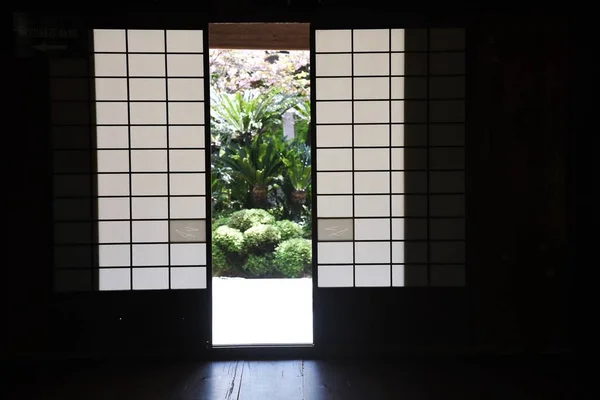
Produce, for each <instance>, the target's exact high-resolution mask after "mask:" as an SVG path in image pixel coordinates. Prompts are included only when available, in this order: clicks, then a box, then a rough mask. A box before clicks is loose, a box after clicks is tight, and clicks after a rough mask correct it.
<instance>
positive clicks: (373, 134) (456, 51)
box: [314, 29, 465, 287]
mask: <svg viewBox="0 0 600 400" xmlns="http://www.w3.org/2000/svg"><path fill="white" fill-rule="evenodd" d="M315 53H316V54H315V57H314V60H315V66H314V73H315V76H316V77H315V86H316V87H315V95H314V100H315V111H314V118H315V121H316V147H317V149H316V154H317V157H316V163H315V165H316V171H317V172H316V193H317V208H316V213H317V215H316V216H317V239H318V243H317V254H316V256H317V268H318V286H319V287H378V286H382V287H390V286H462V285H464V281H465V265H464V264H465V173H464V169H465V165H464V164H465V148H464V131H465V100H464V95H465V77H464V74H465V54H464V32H463V30H462V29H430V30H428V29H367V30H363V29H361V30H350V29H348V30H316V31H315Z"/></svg>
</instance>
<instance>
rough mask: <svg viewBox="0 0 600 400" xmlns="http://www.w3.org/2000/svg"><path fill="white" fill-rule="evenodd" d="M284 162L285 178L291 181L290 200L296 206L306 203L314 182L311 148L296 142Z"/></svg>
mask: <svg viewBox="0 0 600 400" xmlns="http://www.w3.org/2000/svg"><path fill="white" fill-rule="evenodd" d="M283 163H284V165H285V167H286V173H285V179H286V181H287V182H288V183H289V185H290V188H291V193H290V194H289V200H290V202H291V203H292V204H293V205H295V206H302V205H304V204H306V200H307V191H308V189H309V187H310V185H311V182H312V168H311V149H310V147H309V146H307V145H306V144H296V145H294V146H293V147H292V149H290V151H288V153H287V156H286V158H284V160H283Z"/></svg>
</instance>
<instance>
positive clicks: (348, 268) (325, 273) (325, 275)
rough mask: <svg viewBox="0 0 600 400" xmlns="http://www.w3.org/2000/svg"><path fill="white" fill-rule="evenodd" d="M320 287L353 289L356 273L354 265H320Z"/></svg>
mask: <svg viewBox="0 0 600 400" xmlns="http://www.w3.org/2000/svg"><path fill="white" fill-rule="evenodd" d="M318 269H319V270H318V279H319V281H318V285H319V287H352V286H353V283H354V271H353V266H352V265H319V266H318Z"/></svg>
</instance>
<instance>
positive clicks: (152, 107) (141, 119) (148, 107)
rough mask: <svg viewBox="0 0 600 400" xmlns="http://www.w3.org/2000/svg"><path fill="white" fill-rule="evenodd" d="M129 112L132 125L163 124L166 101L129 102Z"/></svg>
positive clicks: (164, 122) (165, 121)
mask: <svg viewBox="0 0 600 400" xmlns="http://www.w3.org/2000/svg"><path fill="white" fill-rule="evenodd" d="M169 110H170V107H169ZM129 112H130V123H131V124H132V125H149V124H157V125H164V124H166V123H167V104H166V103H142V102H130V103H129Z"/></svg>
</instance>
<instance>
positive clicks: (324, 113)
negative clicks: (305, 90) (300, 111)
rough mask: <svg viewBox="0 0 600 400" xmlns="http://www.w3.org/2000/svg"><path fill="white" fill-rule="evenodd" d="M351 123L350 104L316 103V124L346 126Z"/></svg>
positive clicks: (337, 102) (338, 102)
mask: <svg viewBox="0 0 600 400" xmlns="http://www.w3.org/2000/svg"><path fill="white" fill-rule="evenodd" d="M351 122H352V102H350V101H319V102H317V124H347V123H351Z"/></svg>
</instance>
